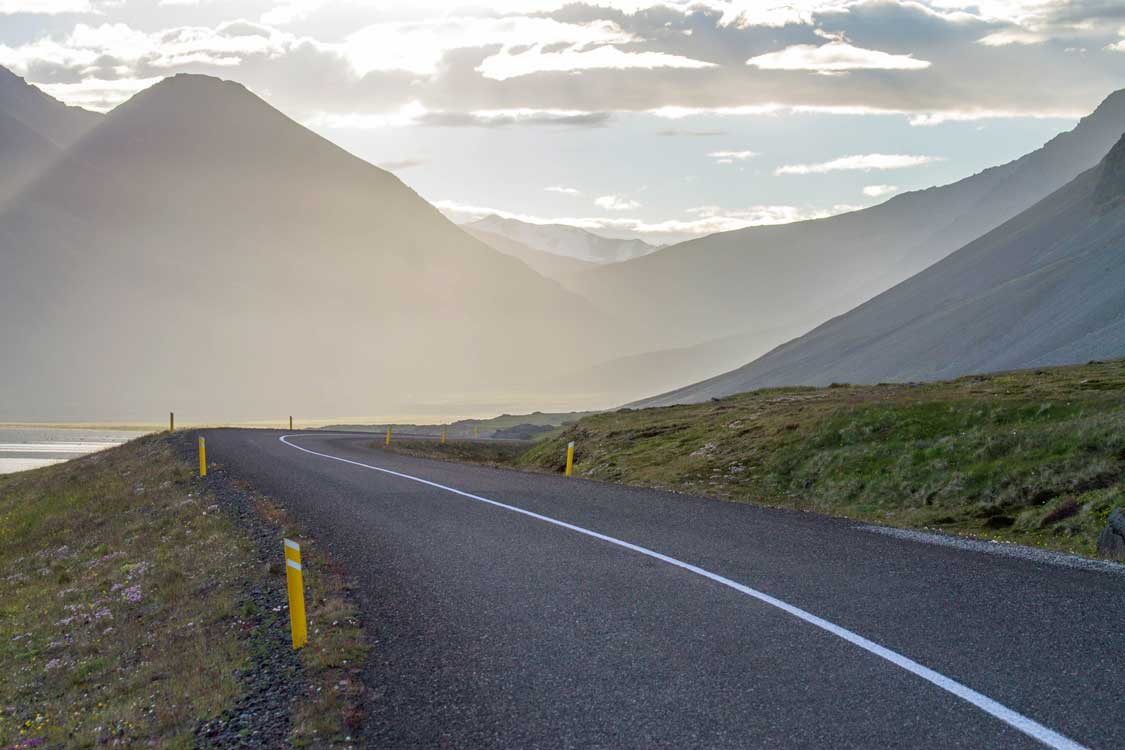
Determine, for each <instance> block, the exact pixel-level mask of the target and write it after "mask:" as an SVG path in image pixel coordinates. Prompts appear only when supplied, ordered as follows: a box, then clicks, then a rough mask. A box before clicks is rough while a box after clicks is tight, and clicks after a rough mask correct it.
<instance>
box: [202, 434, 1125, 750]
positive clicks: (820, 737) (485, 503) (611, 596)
mask: <svg viewBox="0 0 1125 750" xmlns="http://www.w3.org/2000/svg"><path fill="white" fill-rule="evenodd" d="M203 434H205V435H206V436H207V445H208V457H209V459H211V460H212V461H215V462H218V463H220V464H223V465H225V466H226V467H227V468H228V469H229V470H230V472H231V474H232V475H234V476H236V477H239V478H243V479H246V480H249V481H250V482H251V483H252V484H253V485H254V486H255V487H257V488H258V489H260V490H261V491H263V492H266V493H268V494H270V495H272V496H273V497H275V498H276V499H277V500H278V501H279V502H280V503H281V504H282V505H284V506H285V507H286V508H288V509H289V510H290V512H291V513H292V514H293V515H294V516H295V517H296V518H298V519H299V520H300V521H301V522H302V523H303V524H304V525H305V526H306V528H307V529H308V530H309V531H310V533H312V534H314V535H316V537H317V539H318V541H319V542H320V543H321V544H323V545H325V546H326V547H327V548H328V549H329V551H330V552H331V553H333V554H334V555H335V556H336V557H337V559H339V560H340V561H341V562H343V563H344V564H345V565H347V566H349V568H350V572H351V573H352V574H354V575H355V576H356V577H357V579H358V581H359V583H360V590H359V595H360V605H361V607H362V608H363V610H364V614H365V618H366V621H367V623H368V627H369V628H370V630H371V634H372V637H373V638H374V639H375V646H374V649H373V656H372V660H371V663H370V664H369V665H367V670H366V679H367V682H368V685H370V686H372V687H373V688H374V696H373V698H372V701H371V705H370V706H369V711H370V714H369V719H368V722H367V726H366V728H365V729H366V731H365V737H364V739H365V742H366V743H367V746H369V747H372V748H416V747H418V748H421V747H448V748H514V749H522V748H863V749H864V750H872V749H874V748H912V749H921V748H943V749H944V748H973V749H974V750H979V749H986V748H1004V749H1005V750H1009V749H1016V750H1018V749H1020V748H1042V747H1051V748H1099V749H1100V748H1106V749H1109V748H1125V575H1123V574H1122V573H1121V572H1120V571H1117V572H1114V571H1099V570H1085V569H1074V568H1069V567H1066V566H1060V565H1053V564H1048V563H1044V562H1036V561H1029V560H1024V559H1015V558H1010V557H1006V556H1002V555H993V554H985V553H981V552H974V551H968V550H964V549H957V548H951V547H945V546H940V545H933V544H926V543H921V542H918V541H912V540H908V539H901V538H895V537H891V536H886V535H883V534H876V533H872V532H871V531H868V530H864V529H862V528H860V525H859V524H854V523H851V522H848V521H842V520H838V519H828V518H823V517H819V516H816V515H812V514H804V513H798V512H793V511H785V510H774V509H766V508H757V507H753V506H749V505H740V504H734V503H723V502H718V501H714V500H707V499H702V498H695V497H690V496H684V495H676V494H672V493H667V492H658V491H653V490H644V489H637V488H629V487H621V486H616V485H610V484H602V483H596V482H590V481H585V480H581V479H566V478H564V477H551V476H543V475H537V474H523V473H518V472H509V471H501V470H496V469H488V468H484V467H474V466H464V465H459V464H450V463H443V462H439V461H432V460H426V459H420V458H413V457H407V456H399V455H394V454H391V453H387V452H384V451H381V450H378V449H374V448H371V447H370V444H371V443H372V442H373V441H377V439H378V437H379V436H377V435H376V436H372V435H365V436H359V435H344V434H324V433H289V437H287V438H285V441H284V442H283V441H282V439H281V438H282V437H283V436H284V435H286V434H287V433H280V432H271V431H262V430H253V431H251V430H211V431H206V432H204V433H203ZM420 480H421V481H420ZM306 564H308V565H315V564H316V561H315V560H306ZM313 625H314V626H315V623H314V624H313Z"/></svg>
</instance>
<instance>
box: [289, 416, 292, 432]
mask: <svg viewBox="0 0 1125 750" xmlns="http://www.w3.org/2000/svg"><path fill="white" fill-rule="evenodd" d="M289 429H291V430H292V429H293V417H289Z"/></svg>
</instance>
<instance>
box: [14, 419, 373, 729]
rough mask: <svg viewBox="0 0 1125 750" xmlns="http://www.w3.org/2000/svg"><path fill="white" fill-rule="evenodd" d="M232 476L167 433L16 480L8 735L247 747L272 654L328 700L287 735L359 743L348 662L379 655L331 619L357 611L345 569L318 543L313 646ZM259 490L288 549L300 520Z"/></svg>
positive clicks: (283, 719)
mask: <svg viewBox="0 0 1125 750" xmlns="http://www.w3.org/2000/svg"><path fill="white" fill-rule="evenodd" d="M217 481H221V480H217V479H209V480H208V481H207V482H206V483H205V482H202V481H200V479H199V478H198V477H197V476H196V471H195V467H194V466H192V465H190V464H189V463H187V462H185V460H184V459H183V458H181V454H179V453H177V450H176V448H175V444H174V443H173V441H172V440H171V439H169V438H168V437H167V436H151V437H146V438H142V439H140V440H137V441H134V442H132V443H128V444H126V445H124V446H122V447H119V448H115V449H112V450H107V451H104V452H101V453H96V454H93V455H90V456H86V457H84V458H81V459H77V460H75V461H70V462H67V463H64V464H60V465H57V466H51V467H47V468H44V469H38V470H35V471H28V472H21V473H17V474H11V475H6V476H0V547H2V549H3V563H2V565H0V590H3V592H4V596H3V598H2V600H0V674H3V675H4V677H3V679H0V747H2V748H31V747H51V748H61V747H67V748H84V747H102V746H114V747H118V746H120V747H155V748H189V747H212V746H223V744H224V743H228V744H226V746H228V747H229V746H230V744H229V742H230V741H231V737H230V736H228V735H229V733H230V732H231V731H236V730H237V728H238V727H239V726H241V725H242V724H241V722H240V719H241V717H240V714H241V713H243V712H246V711H250V710H251V709H248V708H245V706H247V705H249V704H250V702H251V700H248V698H247V696H250V697H251V699H252V698H253V696H254V695H256V693H255V690H259V689H260V688H261V686H260V685H257V684H256V681H257V682H261V680H262V679H273V677H271V674H272V673H271V672H270V671H269V670H268V669H267V670H264V671H263V669H262V665H263V664H265V663H278V664H282V665H284V664H293V665H294V666H293V668H294V669H295V670H296V677H294V675H293V674H292V673H286V674H289V676H290V679H288V680H283V681H281V682H282V683H285V682H289V683H291V684H270V685H268V686H266V687H267V688H268V689H269V690H273V691H275V692H276V691H281V693H280V694H281V695H283V696H284V695H289V694H292V692H293V691H295V690H302V689H303V690H306V691H308V693H309V696H311V697H305V698H303V699H302V700H301V701H300V702H299V704H294V705H291V706H290V712H291V715H289V716H285V715H273V716H271V718H270V722H271V725H272V726H274V727H276V729H277V731H278V732H279V733H280V737H285V736H286V735H288V737H289V740H290V741H291V742H293V743H295V744H296V745H298V746H301V747H309V748H329V747H341V748H342V747H347V746H350V745H351V743H350V742H348V741H345V740H344V739H343V737H344V736H346V733H347V732H348V731H349V730H348V729H347V722H348V718H349V714H348V713H347V712H348V711H350V710H351V707H350V706H348V705H344V704H343V702H342V701H341V695H343V694H342V693H340V692H339V690H340V688H339V687H338V685H339V684H341V683H340V680H341V679H344V678H345V677H346V676H347V675H346V674H342V670H341V669H340V668H339V664H340V662H341V661H343V660H345V659H349V658H351V659H354V658H355V657H356V655H357V654H358V655H359V656H362V650H358V647H357V642H358V640H357V639H358V629H357V628H352V627H349V628H347V629H344V628H338V629H337V628H329V627H326V625H325V622H326V621H328V622H332V621H334V620H335V621H339V622H343V621H345V620H348V621H349V622H350V621H352V619H353V618H354V612H353V611H352V605H351V604H350V603H349V602H347V601H346V600H345V599H344V597H343V595H342V591H343V589H342V586H343V581H342V579H340V580H337V578H336V577H334V574H330V573H328V572H322V571H320V570H319V568H321V567H326V566H324V565H323V557H322V556H319V555H318V553H317V552H316V551H315V546H307V548H306V553H307V554H309V558H308V559H312V560H316V561H318V564H317V565H312V566H310V575H309V576H308V577H307V578H306V582H307V600H308V602H309V604H310V609H309V619H310V625H311V628H310V630H312V629H317V628H319V629H320V630H324V631H325V632H324V634H323V635H321V634H319V633H317V635H316V636H315V637H314V641H313V642H311V643H310V646H309V647H307V648H306V649H303V650H302V651H301V652H300V656H299V658H297V657H295V656H294V655H293V652H292V651H291V649H289V648H288V641H287V630H288V622H287V619H286V618H287V615H286V613H285V611H284V609H283V608H282V606H281V605H283V604H284V602H285V599H284V586H285V584H284V576H283V573H282V566H281V564H280V562H274V564H272V565H269V566H267V565H266V564H265V563H264V562H263V561H262V559H261V558H260V557H259V555H260V553H261V551H260V549H259V546H258V543H262V540H261V539H260V538H259V537H260V536H261V534H260V533H259V534H257V535H255V534H251V533H249V532H248V531H247V529H246V528H245V526H244V522H242V521H239V522H236V521H235V520H234V518H233V515H232V514H231V513H229V512H227V511H226V510H224V509H221V508H220V504H219V503H221V502H224V501H222V500H220V499H219V498H218V497H217V496H216V494H215V492H218V491H219V489H220V488H221V485H220V484H218V483H217ZM230 491H231V490H230V489H229V488H228V489H227V490H225V492H226V493H227V494H228V495H229V492H230ZM247 496H248V495H247ZM253 502H255V503H256V505H255V507H256V510H257V512H258V514H261V515H262V518H261V520H260V521H259V522H258V528H259V531H260V530H261V529H263V528H264V529H265V530H266V531H265V536H266V540H265V543H267V545H268V551H269V552H275V553H276V556H277V560H280V559H281V541H280V540H281V534H282V529H283V528H286V527H288V531H289V533H296V531H297V530H296V529H294V528H293V527H292V526H291V525H289V524H288V523H287V522H286V520H285V519H284V518H283V516H281V514H280V512H279V511H277V510H276V509H274V508H272V507H271V506H269V505H268V504H267V503H265V502H264V501H263V499H261V498H258V497H254V500H253ZM252 514H253V511H252ZM303 541H304V540H303ZM256 542H257V543H256ZM333 624H335V623H333ZM279 644H280V645H279ZM344 663H345V664H346V663H347V662H346V661H344ZM278 668H279V669H281V668H282V667H278ZM263 675H264V676H263ZM284 705H285V703H284V701H283V702H282V714H284V713H285V711H284ZM253 710H255V711H256V710H258V709H253ZM262 710H265V708H262Z"/></svg>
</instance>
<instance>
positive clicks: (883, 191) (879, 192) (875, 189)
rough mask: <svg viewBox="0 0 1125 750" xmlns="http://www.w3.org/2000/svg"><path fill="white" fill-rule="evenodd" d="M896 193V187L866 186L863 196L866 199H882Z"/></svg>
mask: <svg viewBox="0 0 1125 750" xmlns="http://www.w3.org/2000/svg"><path fill="white" fill-rule="evenodd" d="M897 191H898V185H868V186H867V187H865V188H864V189H863V194H864V195H866V196H867V197H868V198H882V197H883V196H884V195H890V194H891V193H894V192H897Z"/></svg>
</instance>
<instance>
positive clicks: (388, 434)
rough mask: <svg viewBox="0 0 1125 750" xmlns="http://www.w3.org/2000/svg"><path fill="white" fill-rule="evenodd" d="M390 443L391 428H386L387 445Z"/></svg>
mask: <svg viewBox="0 0 1125 750" xmlns="http://www.w3.org/2000/svg"><path fill="white" fill-rule="evenodd" d="M390 444H391V428H390V427H388V428H387V445H390Z"/></svg>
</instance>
